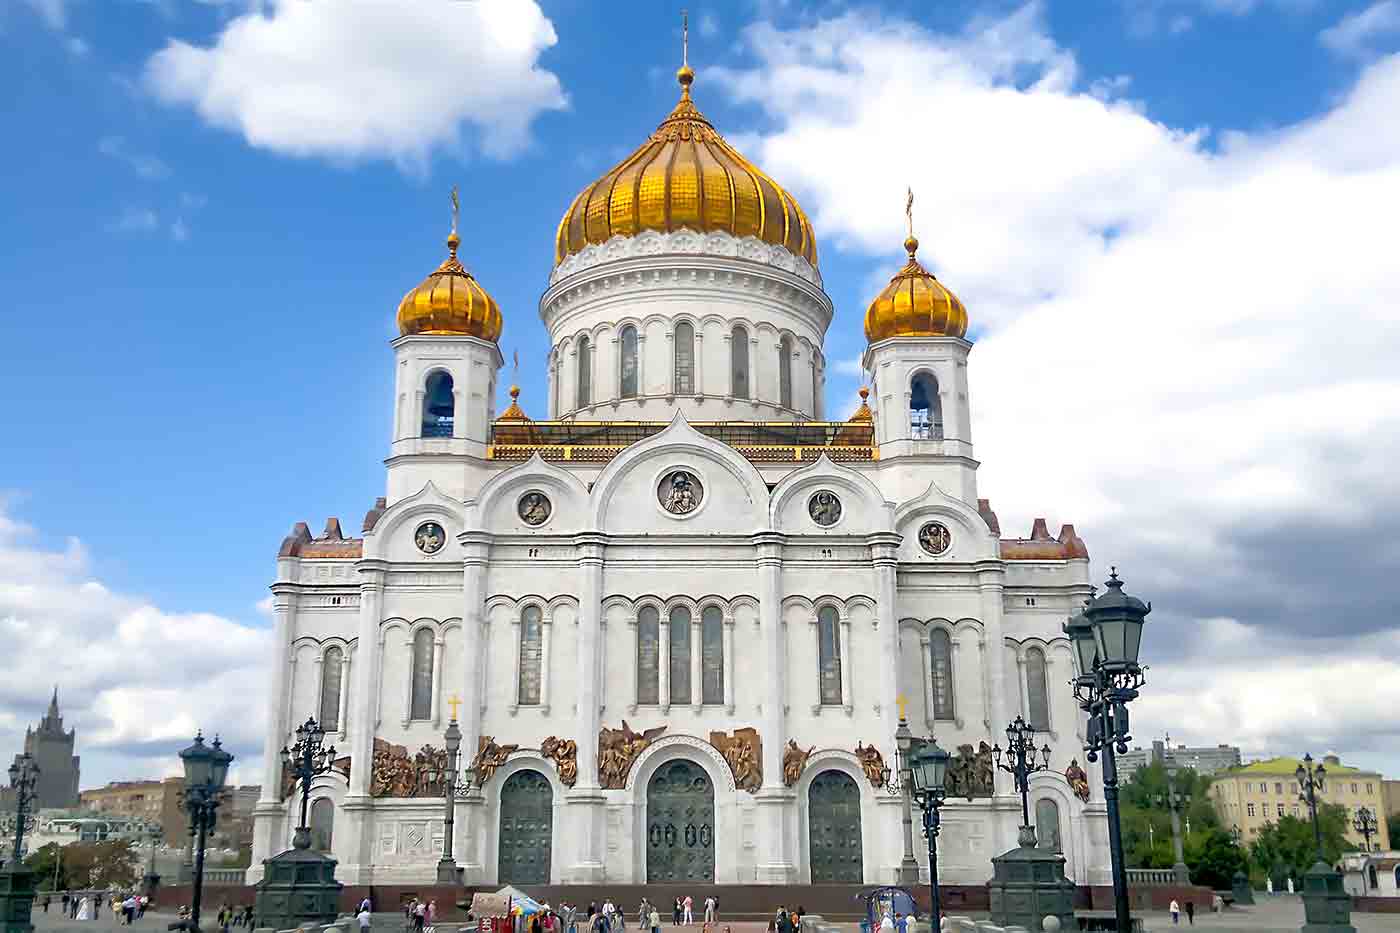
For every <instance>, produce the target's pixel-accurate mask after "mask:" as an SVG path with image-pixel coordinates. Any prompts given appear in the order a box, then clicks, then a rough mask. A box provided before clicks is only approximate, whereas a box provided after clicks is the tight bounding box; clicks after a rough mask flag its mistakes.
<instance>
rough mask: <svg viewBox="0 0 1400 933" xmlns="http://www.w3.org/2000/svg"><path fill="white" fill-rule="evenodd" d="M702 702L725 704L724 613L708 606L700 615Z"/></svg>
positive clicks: (717, 608)
mask: <svg viewBox="0 0 1400 933" xmlns="http://www.w3.org/2000/svg"><path fill="white" fill-rule="evenodd" d="M700 649H701V655H700V661H701V664H700V678H701V702H703V703H723V702H724V613H723V612H721V611H720V608H719V607H718V606H706V607H705V611H704V612H702V613H700Z"/></svg>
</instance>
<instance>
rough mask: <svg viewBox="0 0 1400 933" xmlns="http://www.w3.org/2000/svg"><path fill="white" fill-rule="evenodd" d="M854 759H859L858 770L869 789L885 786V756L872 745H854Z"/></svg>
mask: <svg viewBox="0 0 1400 933" xmlns="http://www.w3.org/2000/svg"><path fill="white" fill-rule="evenodd" d="M856 757H857V758H858V759H860V769H861V770H862V771H864V772H865V779H866V780H867V781H869V782H870V786H871V787H884V786H885V775H884V770H885V756H884V755H881V754H880V750H879V749H878V748H876V747H875V746H874V745H862V744H860V743H859V742H857V743H856Z"/></svg>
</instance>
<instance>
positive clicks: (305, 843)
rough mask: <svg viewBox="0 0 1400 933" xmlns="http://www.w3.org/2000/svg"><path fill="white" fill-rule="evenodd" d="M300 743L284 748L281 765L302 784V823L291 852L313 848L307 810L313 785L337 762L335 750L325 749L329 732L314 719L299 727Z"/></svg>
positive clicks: (310, 718) (298, 828) (297, 735)
mask: <svg viewBox="0 0 1400 933" xmlns="http://www.w3.org/2000/svg"><path fill="white" fill-rule="evenodd" d="M296 737H297V740H296V742H294V743H293V744H292V747H291V748H287V747H285V746H284V747H283V749H282V764H283V766H284V767H285V768H286V769H287V772H288V773H289V774H291V775H292V777H293V779H294V780H297V781H300V782H301V823H300V824H299V825H298V826H297V828H296V832H295V833H294V834H293V835H292V848H294V849H309V848H310V847H311V824H310V822H308V807H309V806H310V803H311V781H312V779H314V778H315V777H316V776H317V775H321V774H325V773H326V772H327V771H329V770H331V767H332V765H333V763H334V762H335V746H334V745H332V746H331V747H330V748H325V747H324V745H325V741H326V730H325V729H322V728H321V724H320V723H318V722H317V721H316V720H315V719H314V718H313V717H310V716H308V717H307V718H306V722H304V723H302V724H301V725H299V726H297V731H296Z"/></svg>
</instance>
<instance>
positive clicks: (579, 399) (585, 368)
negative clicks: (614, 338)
mask: <svg viewBox="0 0 1400 933" xmlns="http://www.w3.org/2000/svg"><path fill="white" fill-rule="evenodd" d="M592 349H593V348H592V346H591V345H590V343H589V340H588V335H587V334H584V335H583V336H582V337H580V338H578V385H577V390H578V391H577V392H576V393H575V395H576V397H575V399H574V407H575V408H582V407H583V406H585V405H587V404H589V403H590V402H592V401H593V354H592V353H591V352H590V351H591V350H592Z"/></svg>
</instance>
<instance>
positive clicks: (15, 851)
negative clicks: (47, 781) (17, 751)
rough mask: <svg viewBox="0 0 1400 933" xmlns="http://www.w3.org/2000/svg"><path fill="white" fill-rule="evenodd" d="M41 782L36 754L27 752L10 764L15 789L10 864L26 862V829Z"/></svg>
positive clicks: (20, 864) (21, 864)
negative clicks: (13, 833) (13, 834)
mask: <svg viewBox="0 0 1400 933" xmlns="http://www.w3.org/2000/svg"><path fill="white" fill-rule="evenodd" d="M38 783H39V765H38V764H36V763H35V761H34V756H32V755H30V754H29V753H28V752H25V753H24V754H23V755H20V756H19V757H18V758H16V759H15V763H14V764H12V765H10V787H12V788H14V791H15V841H14V845H13V846H12V847H11V849H10V864H11V865H12V866H13V867H15V868H20V867H22V866H23V864H24V831H25V830H26V829H28V828H29V820H30V817H29V805H30V804H32V803H33V802H34V798H35V797H37V796H38V793H37V792H36V791H35V790H34V787H35V785H36V784H38Z"/></svg>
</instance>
